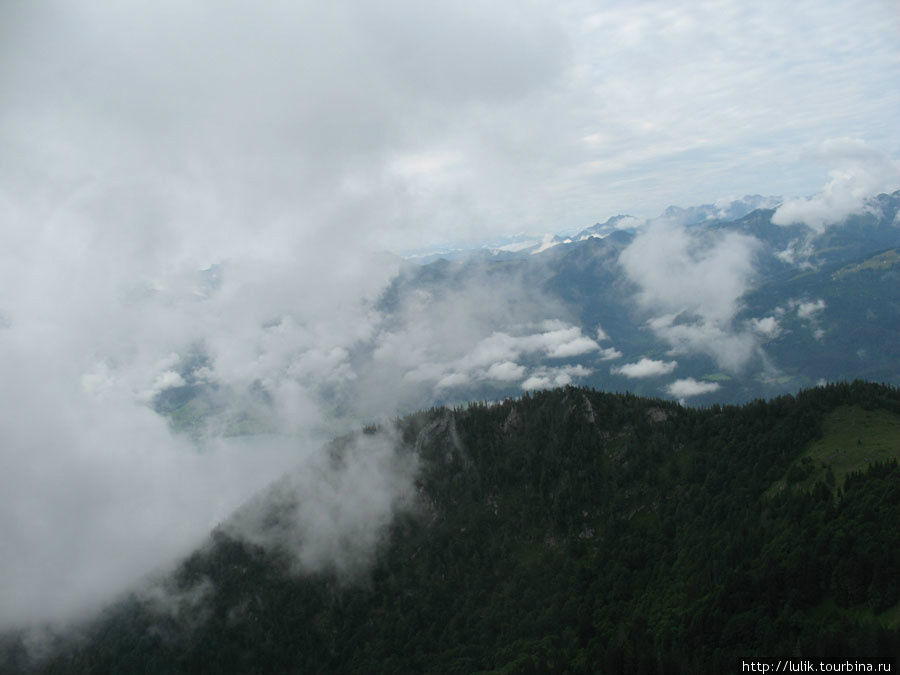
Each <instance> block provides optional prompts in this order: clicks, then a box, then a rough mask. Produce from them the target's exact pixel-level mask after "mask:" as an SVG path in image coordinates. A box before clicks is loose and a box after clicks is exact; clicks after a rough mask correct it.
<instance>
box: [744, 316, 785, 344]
mask: <svg viewBox="0 0 900 675" xmlns="http://www.w3.org/2000/svg"><path fill="white" fill-rule="evenodd" d="M750 327H751V328H752V329H753V331H754V332H756V333H758V334H759V335H761V336H762V337H764V338H767V339H770V340H771V339H772V338H776V337H778V336H779V335H780V334H781V326H779V325H778V319H776V318H775V317H774V316H766V317H763V318H762V319H750Z"/></svg>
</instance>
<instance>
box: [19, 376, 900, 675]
mask: <svg viewBox="0 0 900 675" xmlns="http://www.w3.org/2000/svg"><path fill="white" fill-rule="evenodd" d="M854 411H865V412H872V411H875V412H877V419H878V420H882V419H884V420H889V421H893V422H896V421H897V420H900V391H898V390H897V389H896V388H892V387H888V386H883V385H877V384H870V383H863V382H855V383H853V384H848V383H841V384H831V385H827V386H825V387H818V388H815V389H811V390H807V391H801V392H799V393H797V394H796V395H789V396H782V397H779V398H777V399H773V400H771V401H755V402H752V403H749V404H747V405H744V406H712V407H709V408H704V409H696V408H688V407H682V406H680V405H678V404H676V403H673V402H671V401H662V400H654V399H646V398H639V397H636V396H633V395H629V394H624V395H623V394H608V393H601V392H597V391H593V390H589V389H581V388H574V387H566V388H564V389H557V390H552V391H544V392H539V393H535V394H531V395H526V396H524V397H523V398H521V399H516V400H507V401H504V402H502V403H496V404H473V405H470V406H467V407H465V408H458V409H452V410H451V409H446V408H436V409H432V410H429V411H423V412H420V413H416V414H414V415H411V416H408V417H406V418H403V419H402V420H399V421H398V422H397V433H398V438H399V442H400V443H401V445H402V448H403V451H404V452H409V453H417V454H418V456H419V458H420V462H421V468H420V472H419V474H418V479H417V485H416V487H417V498H416V503H415V505H414V506H413V508H410V509H407V510H404V511H403V512H401V513H400V514H399V515H398V516H397V517H396V518H395V519H394V522H393V523H392V525H391V528H390V531H389V532H388V533H386V536H385V541H384V542H383V544H382V546H381V547H380V548H379V550H378V553H377V557H376V559H375V560H374V562H373V563H372V565H371V566H370V567H369V568H367V569H366V570H364V571H362V572H359V573H358V575H356V576H355V577H354V578H351V579H348V578H344V577H342V576H341V575H339V574H337V573H336V572H323V573H317V574H312V575H310V574H306V575H303V574H298V573H297V572H296V569H295V568H294V567H293V566H292V564H291V561H290V559H289V558H288V556H287V555H286V554H285V553H283V552H279V551H277V550H270V549H263V548H261V547H259V546H256V545H252V544H249V543H247V542H245V541H242V540H238V539H235V538H233V537H232V536H230V535H229V534H228V533H227V532H228V530H227V528H221V529H219V530H217V531H216V532H214V533H213V534H212V535H211V538H210V540H209V542H208V543H207V544H206V545H205V546H204V547H203V548H202V549H200V550H198V551H197V552H195V553H194V554H193V555H192V556H190V557H189V558H188V559H187V560H185V561H184V562H183V563H182V564H180V566H179V567H178V569H177V570H176V571H175V572H174V574H173V576H172V578H171V579H170V581H169V583H170V585H171V587H172V589H173V590H174V591H180V592H183V593H185V594H189V593H190V592H191V591H192V589H197V588H201V587H202V588H205V589H206V591H205V592H204V593H203V594H202V597H200V599H199V600H197V602H196V603H194V604H189V605H186V606H183V607H181V609H179V610H178V611H160V610H159V608H158V607H156V606H154V605H151V604H150V603H148V602H146V600H143V599H141V596H139V595H134V596H132V597H130V598H127V599H125V600H123V601H122V602H121V603H119V604H117V605H116V606H114V607H111V608H109V609H108V610H107V611H106V612H104V614H103V615H102V616H101V617H100V618H98V619H97V620H96V621H95V622H94V623H92V624H91V626H90V627H89V628H88V629H86V630H85V631H84V632H83V633H82V634H81V636H80V638H78V639H77V640H74V641H71V642H69V641H62V643H61V644H60V646H59V649H58V651H56V652H55V653H54V654H52V655H51V656H49V657H47V658H46V659H45V660H43V661H40V662H38V663H37V664H29V663H28V662H27V660H26V657H25V654H24V650H23V648H22V647H21V645H19V644H18V643H17V641H16V640H17V638H16V636H14V635H13V636H7V637H6V639H5V646H4V650H5V651H4V653H3V658H4V659H5V663H6V666H7V669H8V670H10V671H13V672H15V671H17V670H20V671H29V670H32V669H33V670H36V671H39V672H52V673H103V672H118V673H122V672H147V673H151V672H152V673H184V672H210V673H221V672H236V673H270V672H303V673H306V672H322V673H342V672H360V673H366V672H386V673H403V672H410V673H424V672H435V673H438V672H440V673H472V672H484V671H487V672H504V673H531V672H537V673H543V672H559V673H564V672H569V673H593V672H609V673H617V672H623V673H626V672H627V673H697V672H738V671H739V669H740V664H741V662H742V660H743V661H749V660H751V659H759V658H797V659H800V658H808V659H831V660H837V659H848V658H849V659H860V660H866V659H868V660H881V661H887V660H890V659H892V658H896V656H897V654H898V652H900V604H898V603H900V578H898V577H900V575H898V571H900V528H898V526H897V523H898V522H900V468H898V464H897V461H896V456H897V453H898V452H900V437H897V435H896V434H895V432H894V429H895V427H890V428H885V429H871V430H870V431H871V433H872V434H874V435H879V438H880V441H879V442H880V443H881V445H880V446H879V448H880V450H879V453H880V454H876V453H875V452H874V451H872V452H871V453H869V454H870V455H871V456H866V457H862V453H861V454H860V462H861V464H860V465H859V466H858V467H851V468H850V469H849V470H842V471H835V470H833V468H832V466H830V465H829V460H828V456H825V455H822V456H821V457H825V459H822V458H821V457H820V456H819V455H816V457H817V459H815V460H812V459H810V458H809V457H808V456H807V455H806V453H807V450H808V449H809V448H810V447H812V444H814V443H819V445H820V446H821V444H822V443H823V442H825V441H827V440H828V439H824V440H823V430H824V429H825V428H826V426H827V425H826V421H827V420H830V419H833V418H834V416H835V415H836V414H838V413H840V414H844V415H845V416H846V415H853V414H855V413H854ZM873 419H875V418H873ZM361 433H370V434H374V433H379V431H378V429H375V428H369V429H367V430H365V431H364V432H361ZM866 443H867V439H866V438H865V437H864V436H861V437H860V438H858V439H857V441H856V444H857V445H858V447H860V448H864V447H866V446H865V444H866ZM817 447H818V446H817ZM885 448H887V450H885ZM891 448H893V450H891ZM853 450H854V449H853V448H846V452H852V451H853ZM332 451H333V452H335V453H337V454H339V453H340V443H336V444H335V445H334V447H333V448H332ZM833 454H834V456H836V457H837V456H840V457H846V454H844V455H841V454H840V448H838V449H835V450H834V453H833ZM829 456H830V455H829ZM804 457H806V459H804ZM845 469H846V467H845ZM273 517H275V518H277V513H274V514H273ZM198 597H199V596H198Z"/></svg>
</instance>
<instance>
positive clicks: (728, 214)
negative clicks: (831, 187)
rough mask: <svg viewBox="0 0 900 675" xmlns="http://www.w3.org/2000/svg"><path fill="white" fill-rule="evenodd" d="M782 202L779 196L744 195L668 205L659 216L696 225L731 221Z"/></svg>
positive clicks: (773, 207)
mask: <svg viewBox="0 0 900 675" xmlns="http://www.w3.org/2000/svg"><path fill="white" fill-rule="evenodd" d="M781 202H782V198H781V197H763V196H762V195H744V196H743V197H741V198H740V199H734V200H730V201H729V200H722V201H720V202H717V203H716V204H701V205H700V206H689V207H687V208H682V207H680V206H670V207H668V208H667V209H666V210H665V211H663V213H662V216H660V217H661V218H665V219H667V220H670V221H672V222H673V223H677V224H679V225H696V224H699V223H704V222H714V221H731V220H737V219H739V218H743V217H744V216H746V215H747V214H748V213H751V212H753V211H756V210H758V209H767V210H768V209H775V208H776V207H778V206H779V205H780V204H781Z"/></svg>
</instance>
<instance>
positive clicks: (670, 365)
mask: <svg viewBox="0 0 900 675" xmlns="http://www.w3.org/2000/svg"><path fill="white" fill-rule="evenodd" d="M677 367H678V362H677V361H656V360H653V359H646V358H645V359H641V360H640V361H637V362H635V363H626V364H624V365H622V366H616V367H613V368H611V369H610V372H611V373H612V374H613V375H624V376H625V377H630V378H632V379H636V378H641V377H657V376H659V375H668V374H669V373H671V372H672V371H673V370H675V368H677Z"/></svg>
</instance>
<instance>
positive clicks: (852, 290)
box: [153, 192, 900, 438]
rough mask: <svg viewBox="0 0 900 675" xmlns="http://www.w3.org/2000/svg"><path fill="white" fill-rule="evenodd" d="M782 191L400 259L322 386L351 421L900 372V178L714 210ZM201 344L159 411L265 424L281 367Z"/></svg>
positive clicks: (161, 396)
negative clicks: (220, 359) (832, 211)
mask: <svg viewBox="0 0 900 675" xmlns="http://www.w3.org/2000/svg"><path fill="white" fill-rule="evenodd" d="M772 201H773V199H772V198H762V197H746V198H744V199H743V200H739V201H738V202H733V203H731V204H730V205H726V206H727V208H726V206H718V207H715V205H705V206H701V207H694V209H693V211H692V213H693V214H694V216H691V218H694V217H695V216H696V217H699V215H698V214H700V213H704V214H706V215H704V218H705V220H703V221H702V222H694V223H693V224H690V225H683V224H678V223H675V222H672V221H671V219H669V220H667V219H666V218H658V219H654V220H653V221H650V222H648V223H644V224H641V225H640V227H637V228H632V227H622V226H623V224H625V223H629V222H631V221H630V220H629V219H630V216H615V217H613V218H611V219H609V220H607V221H606V222H605V223H602V224H599V225H596V226H593V227H592V228H587V229H585V230H584V231H582V233H580V234H578V235H574V236H573V237H568V238H565V239H562V238H560V237H556V238H553V237H548V238H547V239H546V241H543V242H542V243H540V244H538V243H536V242H534V241H530V240H526V239H522V240H521V241H519V242H518V243H517V245H519V244H521V245H522V247H521V248H520V249H519V250H517V251H513V250H496V249H480V250H477V251H469V252H462V251H460V252H457V253H458V255H456V254H454V255H453V256H450V257H451V258H452V259H445V258H438V259H437V260H434V261H433V262H430V263H427V264H418V265H416V264H411V263H408V262H406V263H402V264H400V265H399V266H398V267H399V271H398V272H397V274H396V275H395V276H394V277H393V278H392V280H391V281H390V283H389V284H388V285H387V287H386V288H384V289H383V291H382V292H381V293H380V295H379V296H378V297H377V299H376V300H375V301H374V302H373V303H372V305H371V307H367V308H366V311H367V322H368V323H369V324H370V328H368V329H367V330H366V331H364V335H363V336H362V337H361V338H360V339H359V340H358V341H357V342H356V343H354V344H352V345H348V346H347V347H346V350H345V351H346V362H347V364H348V365H349V366H350V367H351V368H352V375H353V376H352V377H348V378H345V379H343V380H341V378H335V379H329V378H325V380H324V381H323V382H321V383H320V382H315V381H313V382H311V383H309V386H310V387H311V388H312V394H313V395H314V396H315V397H316V401H317V403H318V405H320V407H321V408H322V409H323V410H324V411H325V412H327V414H328V418H329V419H335V420H338V421H339V422H340V423H341V424H343V425H344V428H348V425H349V428H352V427H353V426H358V425H360V424H363V423H365V422H366V421H368V420H373V419H379V418H382V417H384V416H385V415H393V414H403V413H405V412H407V411H409V410H414V409H416V408H417V407H421V406H423V405H426V406H427V405H455V404H460V403H464V402H466V401H469V400H501V399H503V398H506V397H511V396H517V395H519V394H521V393H522V392H523V391H533V390H536V389H541V388H551V387H554V386H564V385H567V384H582V385H586V386H591V387H593V388H596V389H601V390H607V391H630V392H632V393H635V394H640V395H646V396H651V397H655V396H660V395H663V396H667V397H669V398H671V399H673V400H684V401H687V400H690V401H692V402H696V403H698V404H701V405H709V404H712V403H743V402H747V401H751V400H753V399H755V398H760V397H772V396H778V395H780V394H783V393H787V392H790V391H795V390H797V389H799V388H802V387H810V386H814V385H816V384H817V383H820V382H828V381H838V380H853V379H856V378H862V379H868V380H872V381H881V382H886V383H890V384H895V385H896V384H900V296H898V293H897V289H898V288H900V285H898V281H900V278H898V275H900V266H898V260H900V255H898V252H900V226H898V224H897V222H898V221H897V213H898V210H900V192H895V193H893V194H890V195H880V196H878V197H876V198H874V199H872V200H870V201H869V202H868V203H867V204H866V205H865V207H864V208H862V209H861V210H860V212H859V213H857V214H854V215H851V216H849V217H847V218H845V219H844V220H843V221H841V222H838V223H834V224H832V225H831V226H829V227H827V228H824V229H822V230H821V231H818V230H814V229H811V228H809V227H807V226H805V225H803V224H792V225H777V224H774V223H773V222H772V219H773V216H774V214H775V213H776V211H775V210H773V209H771V208H757V209H755V210H752V211H750V212H748V213H744V215H741V216H740V217H738V218H736V219H731V220H729V219H724V218H714V219H709V218H707V216H709V215H711V214H713V213H714V212H713V208H714V207H715V208H716V209H717V210H716V211H715V213H716V214H719V215H722V214H725V216H728V217H730V216H731V215H733V214H735V213H741V212H743V211H744V210H746V209H747V208H750V207H752V206H754V205H757V204H768V203H771V202H772ZM688 220H690V218H689V219H688ZM223 275H225V276H227V269H223V270H217V271H216V278H217V279H218V278H219V277H221V276H223ZM211 292H212V291H211ZM194 351H195V352H196V353H193V352H192V355H190V356H187V357H184V358H182V360H181V362H180V363H179V364H178V365H177V367H176V368H175V371H176V372H177V374H178V378H175V382H176V384H173V385H172V386H170V387H169V388H167V389H163V390H162V391H160V392H159V393H158V394H157V395H156V397H155V398H154V400H153V405H154V407H155V409H156V410H157V412H159V413H160V414H164V415H167V416H168V417H169V419H170V420H171V422H172V425H173V426H174V427H175V428H176V429H180V430H183V431H187V432H189V433H191V434H192V435H195V436H197V437H198V438H199V437H202V436H203V435H204V434H206V433H209V430H210V429H212V430H214V431H216V432H218V431H222V430H224V431H225V433H228V434H248V433H254V432H256V431H264V430H266V428H267V426H266V424H267V423H266V417H267V410H268V408H269V407H270V405H271V403H270V402H271V396H270V395H269V392H267V391H266V388H265V385H264V384H263V383H261V382H260V383H257V384H255V385H254V387H253V388H252V390H251V391H248V392H238V393H235V392H231V391H229V390H227V388H226V387H218V388H217V387H216V386H215V385H211V384H208V383H205V381H204V379H203V378H202V377H196V376H195V375H196V373H198V372H199V373H204V372H206V371H208V370H210V369H214V366H215V364H214V363H212V361H211V357H209V355H206V354H204V353H203V347H202V345H197V346H196V347H195V348H194ZM315 358H321V357H320V356H315ZM205 366H208V367H205ZM373 392H374V393H373ZM379 392H389V393H390V395H389V396H384V395H382V394H381V393H379ZM236 400H237V401H240V405H235V404H234V401H236ZM384 401H390V402H391V406H392V407H391V408H390V409H388V410H385V409H384V407H383V406H382V407H380V406H381V405H382V403H383V402H384Z"/></svg>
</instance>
